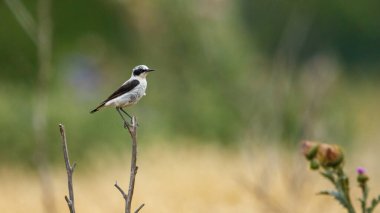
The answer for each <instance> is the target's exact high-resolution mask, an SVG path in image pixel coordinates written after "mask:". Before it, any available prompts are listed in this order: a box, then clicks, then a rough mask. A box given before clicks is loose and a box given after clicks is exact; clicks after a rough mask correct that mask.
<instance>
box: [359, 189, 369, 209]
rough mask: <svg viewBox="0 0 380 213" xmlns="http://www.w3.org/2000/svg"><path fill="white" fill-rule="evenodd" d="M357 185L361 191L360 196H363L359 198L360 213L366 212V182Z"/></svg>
mask: <svg viewBox="0 0 380 213" xmlns="http://www.w3.org/2000/svg"><path fill="white" fill-rule="evenodd" d="M359 187H360V189H361V191H362V196H363V198H362V199H360V204H361V208H362V213H367V199H368V187H367V184H366V183H360V184H359Z"/></svg>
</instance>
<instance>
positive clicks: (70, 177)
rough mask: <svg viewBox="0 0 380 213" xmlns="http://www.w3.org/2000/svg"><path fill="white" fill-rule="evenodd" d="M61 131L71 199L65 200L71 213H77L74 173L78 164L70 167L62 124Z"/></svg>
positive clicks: (60, 125) (66, 198)
mask: <svg viewBox="0 0 380 213" xmlns="http://www.w3.org/2000/svg"><path fill="white" fill-rule="evenodd" d="M59 131H60V133H61V137H62V148H63V158H64V159H65V164H66V172H67V185H68V188H69V197H67V196H65V200H66V202H67V205H68V207H69V209H70V213H75V206H74V190H73V173H74V169H75V166H76V163H74V164H73V165H72V166H71V165H70V159H69V151H68V149H67V141H66V133H65V127H64V126H63V125H62V124H59Z"/></svg>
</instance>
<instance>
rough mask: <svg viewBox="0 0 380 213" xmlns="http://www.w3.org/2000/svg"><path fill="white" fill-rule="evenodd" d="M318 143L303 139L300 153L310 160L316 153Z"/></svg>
mask: <svg viewBox="0 0 380 213" xmlns="http://www.w3.org/2000/svg"><path fill="white" fill-rule="evenodd" d="M318 147H319V144H318V143H316V142H312V141H303V142H302V145H301V151H302V154H303V155H304V156H305V157H306V159H308V160H312V159H314V158H315V156H316V155H317V153H318Z"/></svg>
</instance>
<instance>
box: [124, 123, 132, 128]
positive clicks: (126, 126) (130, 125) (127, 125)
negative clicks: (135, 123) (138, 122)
mask: <svg viewBox="0 0 380 213" xmlns="http://www.w3.org/2000/svg"><path fill="white" fill-rule="evenodd" d="M129 127H132V124H130V123H128V122H127V121H124V128H125V129H128V128H129Z"/></svg>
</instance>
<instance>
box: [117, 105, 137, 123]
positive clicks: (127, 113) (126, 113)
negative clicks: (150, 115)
mask: <svg viewBox="0 0 380 213" xmlns="http://www.w3.org/2000/svg"><path fill="white" fill-rule="evenodd" d="M120 109H121V111H122V112H124V113H125V114H126V115H127V116H128V117H129V118H130V119H131V123H132V116H130V115H129V114H128V113H127V112H126V111H125V110H124V109H123V108H121V107H120ZM136 125H137V126H139V124H138V123H137V124H136Z"/></svg>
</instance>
